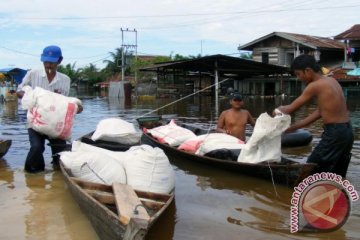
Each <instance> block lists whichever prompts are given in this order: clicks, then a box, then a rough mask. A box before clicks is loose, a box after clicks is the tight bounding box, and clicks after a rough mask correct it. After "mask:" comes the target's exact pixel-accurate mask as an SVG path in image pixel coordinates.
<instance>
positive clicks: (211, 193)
mask: <svg viewBox="0 0 360 240" xmlns="http://www.w3.org/2000/svg"><path fill="white" fill-rule="evenodd" d="M79 97H80V98H82V99H83V104H84V111H83V112H82V113H81V114H79V115H77V116H76V119H75V125H74V128H73V134H72V136H73V137H72V139H76V138H78V137H80V136H82V135H84V134H86V133H88V132H90V131H92V130H94V129H95V128H96V124H97V123H98V122H99V121H100V120H101V119H103V118H108V117H121V118H124V119H126V120H128V121H134V119H135V118H136V117H138V116H141V115H144V114H145V113H147V112H149V111H151V110H153V109H157V108H160V107H162V106H164V105H165V104H167V103H169V102H171V101H173V100H174V99H158V100H153V101H143V102H140V101H138V102H136V101H135V100H133V101H132V103H129V102H128V101H126V102H125V101H124V100H122V99H120V100H119V99H107V98H103V97H93V96H86V97H84V96H79ZM245 101H246V107H247V108H248V109H249V110H250V111H251V113H252V114H253V115H254V116H255V117H256V116H258V115H259V114H260V113H262V112H264V111H267V110H270V109H272V108H274V107H275V106H277V105H280V104H286V103H287V102H289V101H290V99H281V98H269V99H264V98H246V99H245ZM358 102H360V101H358V100H357V99H349V100H348V105H349V109H350V112H351V119H352V123H353V125H354V131H355V138H356V141H355V143H354V147H353V151H352V154H353V155H352V159H351V163H350V166H349V170H348V177H347V178H348V180H349V181H350V182H351V183H352V184H353V185H354V186H355V189H357V190H360V179H359V176H360V103H358ZM213 106H215V104H214V103H213V100H212V99H211V98H210V97H192V98H189V99H186V100H184V101H181V102H179V103H176V104H174V105H171V106H169V107H167V108H164V109H161V110H159V111H158V113H159V114H161V115H170V114H177V116H178V117H180V118H182V117H184V118H187V119H188V121H193V122H202V124H203V126H204V127H209V126H213V124H214V122H215V120H216V114H217V111H216V109H214V108H213ZM219 106H220V109H219V110H220V111H221V110H223V109H225V108H227V107H228V101H227V100H226V99H223V98H221V99H220V104H219ZM313 109H314V106H313V105H311V104H310V105H308V106H306V107H303V108H302V109H301V110H300V111H299V112H298V113H297V114H296V115H295V116H294V119H299V118H302V117H304V116H306V115H307V114H308V113H309V112H310V111H311V110H313ZM0 121H1V124H0V133H1V135H0V137H1V138H6V139H12V140H13V144H12V147H11V149H10V150H9V152H8V153H7V155H6V156H5V157H4V158H3V159H0V216H1V217H0V239H88V240H91V239H98V237H97V235H96V233H95V232H94V230H93V228H92V227H91V224H90V223H89V221H88V220H87V219H86V217H85V215H84V214H83V213H82V212H81V210H80V209H79V207H78V205H77V203H76V202H75V201H74V200H73V198H72V196H71V195H70V193H69V191H68V189H67V187H66V185H65V184H64V180H63V178H62V175H61V172H60V171H53V169H52V167H51V164H50V161H51V160H50V151H49V147H47V149H46V152H45V158H46V171H45V172H44V173H39V174H28V173H25V172H24V171H23V165H24V159H25V157H26V154H27V151H28V149H29V143H28V139H27V131H26V128H25V122H26V112H25V111H24V110H22V109H21V108H20V107H19V105H18V104H16V103H4V104H2V105H0ZM250 130H251V129H250ZM250 130H249V131H250ZM308 130H309V131H310V132H311V133H312V134H313V136H314V140H313V142H312V144H311V145H310V146H307V147H302V148H296V149H283V153H284V154H286V155H287V156H290V157H293V158H296V159H298V160H299V161H305V160H306V156H307V155H308V154H309V153H310V151H311V149H312V147H313V146H314V145H316V143H317V142H318V141H319V136H320V134H321V123H315V124H313V125H311V126H310V127H309V128H308ZM170 160H171V162H172V165H173V167H174V170H175V173H176V190H175V196H176V197H175V202H174V204H172V205H171V206H170V208H169V209H168V211H166V212H165V214H164V215H163V216H162V217H161V218H160V219H159V221H158V222H157V223H156V224H155V225H154V227H153V228H152V229H151V231H150V232H149V234H148V237H147V238H148V239H289V238H291V239H359V238H360V237H359V236H360V235H359V227H360V201H357V202H354V203H353V205H352V209H351V213H350V216H349V219H348V221H347V222H346V223H345V225H344V226H343V227H341V228H340V229H338V230H336V231H333V232H329V233H296V234H292V233H290V220H289V219H290V199H291V195H292V193H293V190H292V189H290V188H287V187H284V186H280V185H275V186H274V185H272V184H271V182H267V181H263V180H259V179H256V178H251V177H247V176H240V175H237V174H234V173H231V172H227V171H222V170H219V169H215V168H211V167H207V166H205V165H202V164H199V163H192V162H189V161H184V159H180V158H175V157H171V159H170Z"/></svg>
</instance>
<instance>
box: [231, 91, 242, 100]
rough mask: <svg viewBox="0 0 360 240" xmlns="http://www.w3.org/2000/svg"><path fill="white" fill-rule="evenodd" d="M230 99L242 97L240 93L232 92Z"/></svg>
mask: <svg viewBox="0 0 360 240" xmlns="http://www.w3.org/2000/svg"><path fill="white" fill-rule="evenodd" d="M230 99H231V100H239V101H242V100H243V97H242V96H241V94H240V93H233V94H231V96H230Z"/></svg>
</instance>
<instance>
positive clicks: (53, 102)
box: [21, 86, 81, 140]
mask: <svg viewBox="0 0 360 240" xmlns="http://www.w3.org/2000/svg"><path fill="white" fill-rule="evenodd" d="M22 90H23V91H24V92H25V94H24V96H23V98H22V99H21V104H22V107H23V109H27V110H28V111H27V122H28V127H29V128H32V129H34V130H35V131H37V132H40V133H43V134H45V135H48V136H49V137H51V138H60V139H64V140H68V139H70V138H71V130H72V127H73V122H74V116H75V115H76V113H77V111H78V105H81V101H80V100H79V99H77V98H73V97H66V96H63V95H61V94H58V93H54V92H50V91H48V90H45V89H43V88H40V87H36V88H35V89H32V88H31V87H30V86H25V87H23V88H22Z"/></svg>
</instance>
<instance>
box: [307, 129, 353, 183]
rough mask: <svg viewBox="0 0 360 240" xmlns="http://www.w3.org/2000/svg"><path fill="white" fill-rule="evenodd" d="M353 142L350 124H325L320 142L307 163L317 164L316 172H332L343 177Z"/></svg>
mask: <svg viewBox="0 0 360 240" xmlns="http://www.w3.org/2000/svg"><path fill="white" fill-rule="evenodd" d="M353 142H354V134H353V129H352V126H351V124H350V123H334V124H326V125H324V132H323V134H322V136H321V140H320V142H319V144H318V145H317V146H316V147H315V148H314V150H313V152H312V153H311V155H310V156H309V158H308V160H307V162H310V163H317V164H318V168H317V170H316V172H333V173H336V174H338V175H341V176H342V177H345V176H346V172H347V168H348V166H349V162H350V159H351V149H352V145H353Z"/></svg>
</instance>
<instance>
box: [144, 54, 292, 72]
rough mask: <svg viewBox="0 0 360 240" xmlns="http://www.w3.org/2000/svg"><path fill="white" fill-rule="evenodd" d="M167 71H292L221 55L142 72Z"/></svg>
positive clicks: (154, 66)
mask: <svg viewBox="0 0 360 240" xmlns="http://www.w3.org/2000/svg"><path fill="white" fill-rule="evenodd" d="M167 69H178V70H185V71H199V72H210V73H213V72H214V70H215V69H218V70H219V71H220V72H221V73H223V74H225V73H226V74H236V75H241V76H255V75H263V74H275V73H286V72H289V71H290V70H289V69H288V68H286V67H282V66H277V65H272V64H266V63H261V62H256V61H253V60H247V59H242V58H239V57H230V56H226V55H221V54H218V55H211V56H205V57H201V58H194V59H190V60H182V61H174V62H163V63H157V64H154V65H152V66H149V67H145V68H141V69H140V70H141V71H164V70H167Z"/></svg>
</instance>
